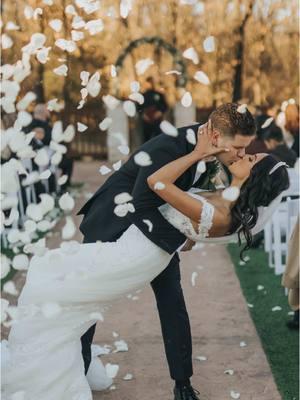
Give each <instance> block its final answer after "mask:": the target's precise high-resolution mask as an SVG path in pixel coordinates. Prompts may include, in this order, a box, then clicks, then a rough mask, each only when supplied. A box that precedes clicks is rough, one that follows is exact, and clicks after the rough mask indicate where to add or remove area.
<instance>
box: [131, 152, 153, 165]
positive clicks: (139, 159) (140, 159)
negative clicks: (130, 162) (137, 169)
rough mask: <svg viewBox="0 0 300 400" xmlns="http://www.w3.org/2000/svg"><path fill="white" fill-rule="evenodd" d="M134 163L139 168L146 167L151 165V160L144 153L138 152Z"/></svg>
mask: <svg viewBox="0 0 300 400" xmlns="http://www.w3.org/2000/svg"><path fill="white" fill-rule="evenodd" d="M134 162H135V163H136V164H137V165H140V166H141V167H147V166H148V165H151V164H152V161H151V158H150V156H149V154H148V153H146V152H145V151H140V152H138V153H137V154H136V155H135V156H134Z"/></svg>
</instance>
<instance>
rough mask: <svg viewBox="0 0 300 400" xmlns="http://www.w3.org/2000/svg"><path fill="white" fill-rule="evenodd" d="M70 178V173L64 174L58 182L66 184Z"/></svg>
mask: <svg viewBox="0 0 300 400" xmlns="http://www.w3.org/2000/svg"><path fill="white" fill-rule="evenodd" d="M67 180H68V175H62V176H60V177H59V178H58V180H57V183H58V184H59V185H60V186H62V185H64V184H65V183H66V182H67Z"/></svg>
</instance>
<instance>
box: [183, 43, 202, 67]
mask: <svg viewBox="0 0 300 400" xmlns="http://www.w3.org/2000/svg"><path fill="white" fill-rule="evenodd" d="M182 55H183V57H184V58H187V59H188V60H192V61H193V63H194V64H198V63H199V57H198V54H197V52H196V50H195V49H194V47H189V48H188V49H186V50H185V51H184V52H183V53H182Z"/></svg>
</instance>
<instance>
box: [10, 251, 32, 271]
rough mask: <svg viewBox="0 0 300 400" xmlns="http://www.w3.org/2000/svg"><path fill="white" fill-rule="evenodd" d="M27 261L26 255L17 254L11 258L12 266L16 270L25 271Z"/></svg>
mask: <svg viewBox="0 0 300 400" xmlns="http://www.w3.org/2000/svg"><path fill="white" fill-rule="evenodd" d="M28 265H29V259H28V256H27V255H26V254H18V255H16V256H15V257H14V258H13V261H12V266H13V268H14V269H17V270H26V269H28Z"/></svg>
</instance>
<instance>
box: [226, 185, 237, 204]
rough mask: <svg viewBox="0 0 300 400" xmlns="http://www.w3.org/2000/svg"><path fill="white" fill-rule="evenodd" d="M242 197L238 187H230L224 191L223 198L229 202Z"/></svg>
mask: <svg viewBox="0 0 300 400" xmlns="http://www.w3.org/2000/svg"><path fill="white" fill-rule="evenodd" d="M239 195H240V188H239V187H237V186H232V187H228V188H226V189H224V190H223V192H222V197H223V199H225V200H228V201H235V200H237V199H238V197H239Z"/></svg>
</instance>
